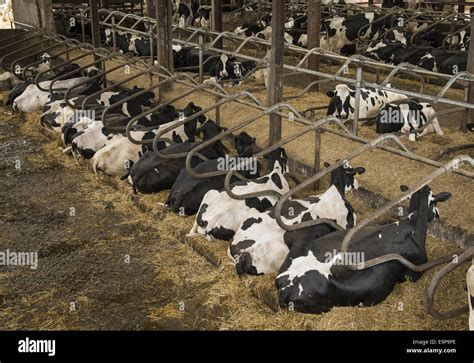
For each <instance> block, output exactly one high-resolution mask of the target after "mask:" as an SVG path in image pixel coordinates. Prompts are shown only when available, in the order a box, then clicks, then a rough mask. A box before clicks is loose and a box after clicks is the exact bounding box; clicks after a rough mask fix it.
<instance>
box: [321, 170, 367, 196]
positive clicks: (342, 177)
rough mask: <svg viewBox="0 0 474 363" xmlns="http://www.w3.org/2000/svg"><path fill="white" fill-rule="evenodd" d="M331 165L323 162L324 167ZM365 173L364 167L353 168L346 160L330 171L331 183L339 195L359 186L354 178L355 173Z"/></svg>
mask: <svg viewBox="0 0 474 363" xmlns="http://www.w3.org/2000/svg"><path fill="white" fill-rule="evenodd" d="M329 166H331V164H329V163H328V162H324V167H325V168H327V167H329ZM364 173H365V168H363V167H361V166H359V167H357V168H353V167H352V166H351V165H350V164H349V163H348V162H345V163H344V165H342V166H341V167H339V168H337V169H336V170H334V171H333V172H332V173H331V185H334V186H335V187H336V188H337V190H339V193H341V195H344V194H345V193H349V192H351V191H353V190H356V189H358V188H359V182H358V181H357V179H355V176H356V175H362V174H364Z"/></svg>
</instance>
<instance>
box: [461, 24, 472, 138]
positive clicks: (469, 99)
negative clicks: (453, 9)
mask: <svg viewBox="0 0 474 363" xmlns="http://www.w3.org/2000/svg"><path fill="white" fill-rule="evenodd" d="M471 34H474V19H473V17H471ZM466 70H467V71H468V72H469V73H471V74H474V36H471V39H470V40H469V53H468V55H467V69H466ZM466 101H467V102H468V103H470V104H474V81H471V82H469V88H468V93H467V100H466ZM472 123H474V110H473V109H469V110H467V118H464V117H463V118H462V119H461V130H462V131H464V132H467V124H472Z"/></svg>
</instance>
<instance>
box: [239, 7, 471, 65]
mask: <svg viewBox="0 0 474 363" xmlns="http://www.w3.org/2000/svg"><path fill="white" fill-rule="evenodd" d="M322 15H323V17H324V15H326V17H327V18H326V19H325V20H323V21H322V22H321V37H320V47H321V48H322V49H325V50H329V51H331V52H335V53H340V54H343V55H346V56H349V55H353V54H355V53H356V52H358V53H361V54H363V55H365V56H367V57H369V58H373V59H375V60H377V61H382V62H385V63H388V64H392V65H398V64H400V63H404V62H408V63H411V64H413V65H416V66H419V67H421V68H424V69H427V70H430V71H434V72H440V73H446V74H457V73H458V72H461V71H465V70H466V66H467V49H468V46H469V40H470V32H469V30H462V28H463V27H465V26H466V24H464V23H462V24H454V25H452V24H451V23H450V22H445V23H443V22H441V23H439V24H436V25H435V26H434V27H430V28H428V25H429V23H428V22H426V19H424V18H423V16H422V15H420V16H418V17H415V18H413V17H411V18H409V19H407V18H405V17H403V16H401V15H392V16H386V15H385V14H383V13H382V14H378V13H376V12H364V13H361V14H349V15H345V16H342V15H340V14H339V15H337V16H334V17H331V14H329V13H328V14H324V13H323V14H322ZM307 20H308V19H307V15H306V13H304V12H303V13H296V14H294V15H293V16H291V17H289V18H288V19H287V22H286V23H285V29H286V30H285V35H284V39H285V42H287V43H289V44H293V45H297V46H300V47H307V41H308V39H307ZM271 29H272V28H271V14H266V15H264V16H262V17H261V19H260V20H258V21H257V22H253V23H245V24H242V25H241V26H238V27H237V28H236V29H235V30H234V32H235V33H236V34H239V35H245V36H247V37H249V36H257V37H260V38H264V39H267V40H270V39H271V36H272V31H271ZM425 29H426V30H425ZM455 31H459V32H458V33H456V34H454V35H453V36H452V37H448V38H447V39H446V41H444V38H445V37H447V35H448V34H450V33H452V32H455ZM418 32H419V33H418ZM447 46H450V47H451V48H450V49H448V48H447Z"/></svg>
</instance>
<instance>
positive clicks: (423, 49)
mask: <svg viewBox="0 0 474 363" xmlns="http://www.w3.org/2000/svg"><path fill="white" fill-rule="evenodd" d="M433 50H434V49H433V47H429V46H410V47H407V48H400V49H398V50H396V51H395V52H394V55H393V63H394V64H400V63H404V62H408V63H411V64H417V63H418V61H419V60H420V59H421V57H423V56H424V55H426V54H430V53H432V52H433Z"/></svg>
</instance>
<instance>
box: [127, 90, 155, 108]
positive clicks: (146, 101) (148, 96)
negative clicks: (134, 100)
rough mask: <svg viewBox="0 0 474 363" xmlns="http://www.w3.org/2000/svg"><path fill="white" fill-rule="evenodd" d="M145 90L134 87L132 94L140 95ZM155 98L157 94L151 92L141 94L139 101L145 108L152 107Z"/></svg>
mask: <svg viewBox="0 0 474 363" xmlns="http://www.w3.org/2000/svg"><path fill="white" fill-rule="evenodd" d="M143 90H144V88H140V87H137V86H133V88H132V89H131V92H130V93H131V94H132V95H133V94H136V93H139V92H141V91H143ZM154 98H155V94H154V93H153V92H151V91H147V92H145V93H143V94H141V95H140V96H138V100H139V102H140V105H142V106H145V107H150V106H151V105H152V102H153V99H154Z"/></svg>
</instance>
